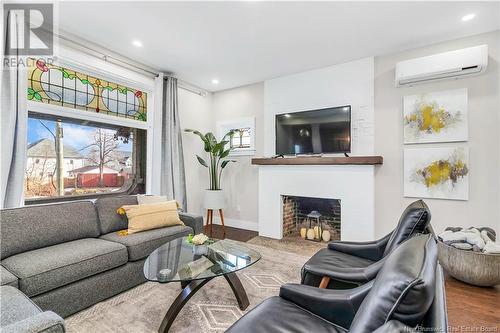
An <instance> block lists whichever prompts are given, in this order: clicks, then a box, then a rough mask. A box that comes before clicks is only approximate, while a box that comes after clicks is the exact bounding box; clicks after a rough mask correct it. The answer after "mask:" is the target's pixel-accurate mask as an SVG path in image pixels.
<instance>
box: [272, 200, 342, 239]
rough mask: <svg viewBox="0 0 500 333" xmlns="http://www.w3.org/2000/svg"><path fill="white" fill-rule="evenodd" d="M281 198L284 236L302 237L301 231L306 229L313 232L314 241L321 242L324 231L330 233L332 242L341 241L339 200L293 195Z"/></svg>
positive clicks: (311, 233)
mask: <svg viewBox="0 0 500 333" xmlns="http://www.w3.org/2000/svg"><path fill="white" fill-rule="evenodd" d="M281 198H282V217H283V236H296V235H300V234H301V232H300V231H301V229H303V228H305V229H306V231H307V230H312V231H310V232H309V233H310V235H309V236H311V235H314V240H317V241H319V240H321V238H322V233H323V232H324V231H328V233H329V234H330V240H340V230H341V229H340V228H341V210H340V209H341V205H340V200H339V199H326V198H311V197H302V196H292V195H282V196H281ZM315 227H316V228H315ZM306 233H307V232H306ZM302 236H304V235H302ZM325 236H327V233H325ZM308 238H311V237H308ZM311 240H313V239H311Z"/></svg>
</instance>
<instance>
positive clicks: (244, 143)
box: [231, 127, 250, 148]
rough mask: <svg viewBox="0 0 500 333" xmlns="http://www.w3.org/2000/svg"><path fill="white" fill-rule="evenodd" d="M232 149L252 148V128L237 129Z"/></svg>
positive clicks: (232, 141)
mask: <svg viewBox="0 0 500 333" xmlns="http://www.w3.org/2000/svg"><path fill="white" fill-rule="evenodd" d="M233 130H234V131H235V134H234V136H233V138H232V140H231V148H250V128H249V127H245V128H235V129H233Z"/></svg>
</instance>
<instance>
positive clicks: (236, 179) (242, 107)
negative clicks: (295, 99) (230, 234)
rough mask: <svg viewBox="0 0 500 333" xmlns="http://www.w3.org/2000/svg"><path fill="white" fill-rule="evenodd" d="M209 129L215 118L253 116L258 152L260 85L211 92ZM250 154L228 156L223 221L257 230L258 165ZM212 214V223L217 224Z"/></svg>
mask: <svg viewBox="0 0 500 333" xmlns="http://www.w3.org/2000/svg"><path fill="white" fill-rule="evenodd" d="M212 114H213V119H212V120H213V128H216V124H217V121H221V120H223V121H225V120H235V119H239V118H245V117H255V132H256V133H255V134H256V138H255V156H259V155H262V152H263V145H264V135H263V128H264V84H263V83H262V82H261V83H257V84H252V85H248V86H243V87H238V88H234V89H229V90H224V91H220V92H217V93H214V94H213V98H212ZM252 157H254V156H231V157H230V158H231V159H233V160H236V161H237V163H233V164H229V165H228V166H227V167H226V168H225V169H224V173H223V176H222V180H221V185H222V188H223V189H224V191H225V195H226V202H227V207H226V209H225V210H224V217H225V221H224V222H225V224H226V225H229V226H233V227H237V228H243V229H250V230H257V227H258V226H257V221H258V210H257V207H258V203H257V200H258V180H259V177H258V168H257V167H255V166H253V165H252V164H251V159H252ZM214 215H216V216H215V218H216V221H215V223H218V221H219V220H218V218H217V217H218V216H217V214H214Z"/></svg>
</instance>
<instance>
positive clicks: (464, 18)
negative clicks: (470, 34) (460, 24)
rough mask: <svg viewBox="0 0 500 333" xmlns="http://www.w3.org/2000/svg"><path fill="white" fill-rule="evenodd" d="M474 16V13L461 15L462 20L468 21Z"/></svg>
mask: <svg viewBox="0 0 500 333" xmlns="http://www.w3.org/2000/svg"><path fill="white" fill-rule="evenodd" d="M474 17H476V14H467V15H465V16H463V17H462V21H464V22H466V21H470V20H472V19H473V18H474Z"/></svg>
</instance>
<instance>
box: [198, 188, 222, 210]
mask: <svg viewBox="0 0 500 333" xmlns="http://www.w3.org/2000/svg"><path fill="white" fill-rule="evenodd" d="M225 203H226V200H225V198H224V191H223V190H205V197H204V200H203V206H204V207H205V208H206V209H213V210H217V209H224V207H225Z"/></svg>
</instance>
